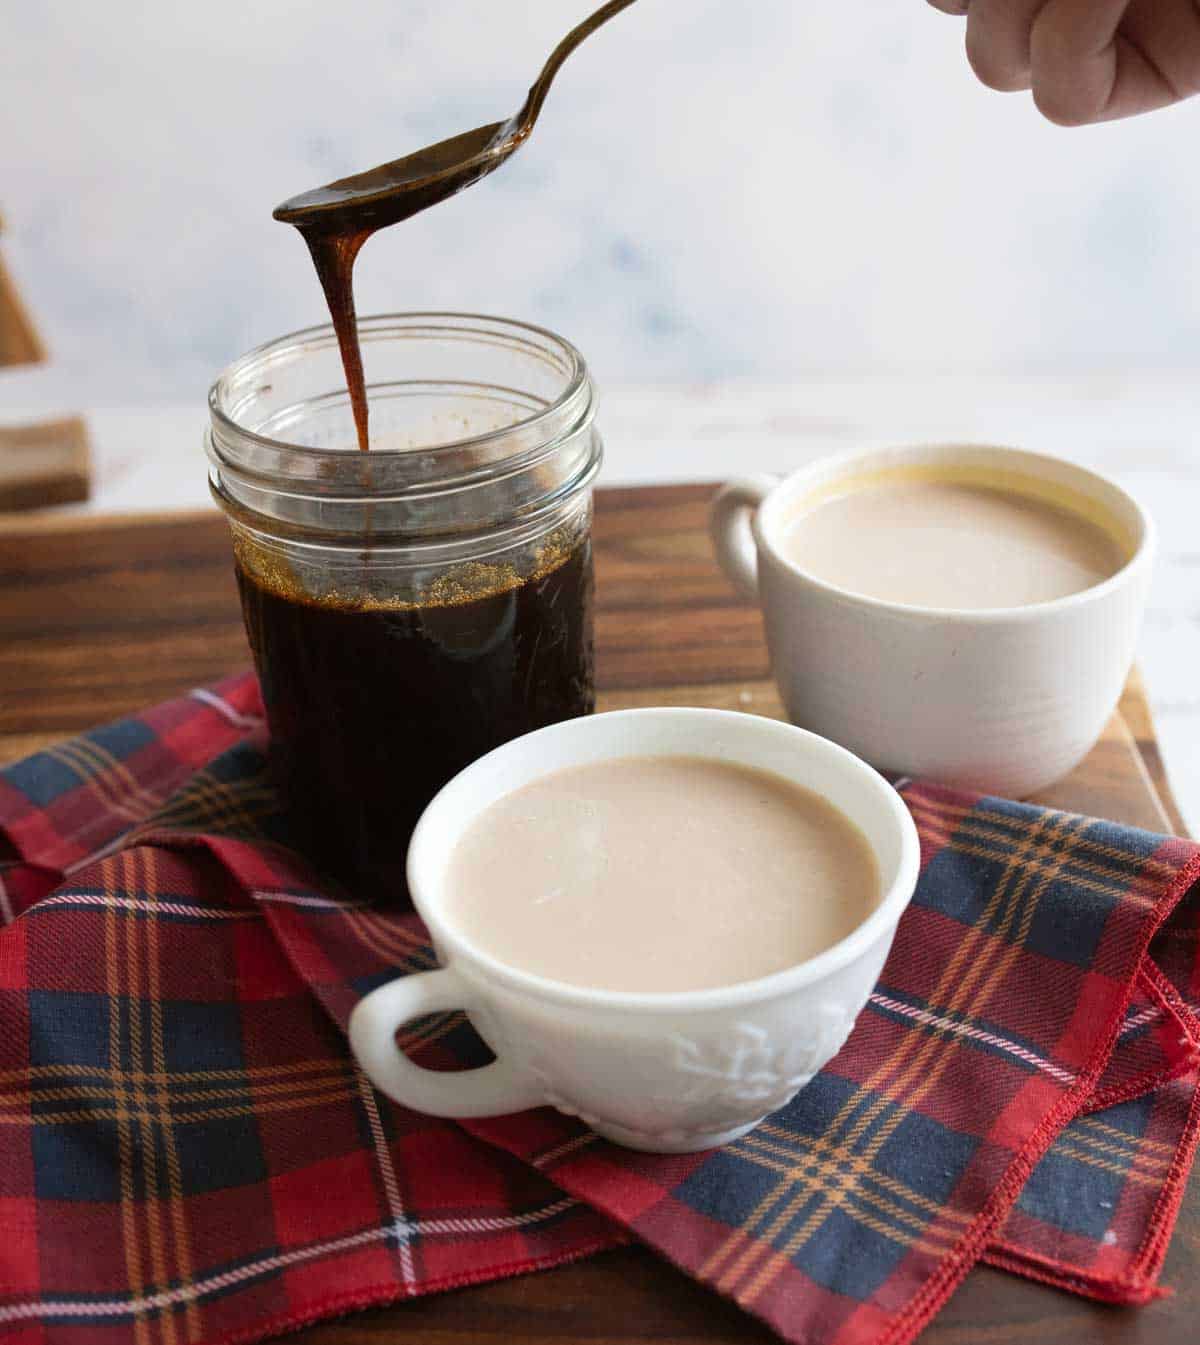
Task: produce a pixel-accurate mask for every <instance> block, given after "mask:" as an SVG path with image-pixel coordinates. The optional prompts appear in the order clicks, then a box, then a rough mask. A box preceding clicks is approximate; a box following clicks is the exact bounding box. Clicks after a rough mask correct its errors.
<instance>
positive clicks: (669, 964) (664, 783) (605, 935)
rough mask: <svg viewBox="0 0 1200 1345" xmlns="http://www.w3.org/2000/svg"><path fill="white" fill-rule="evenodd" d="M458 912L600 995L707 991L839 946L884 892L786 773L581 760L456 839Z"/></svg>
mask: <svg viewBox="0 0 1200 1345" xmlns="http://www.w3.org/2000/svg"><path fill="white" fill-rule="evenodd" d="M445 884H446V895H445V910H446V914H447V916H448V917H449V918H450V919H451V920H453V921H454V923H455V924H456V925H457V926H458V928H459V929H461V930H462V932H463V933H464V934H465V935H466V936H467V937H468V938H469V939H470V940H471V941H472V942H473V943H474V944H475V945H476V946H477V947H479V948H482V949H484V950H486V951H487V952H489V953H491V954H492V956H493V957H496V958H498V959H499V960H500V961H502V962H506V963H508V964H509V965H510V966H514V967H517V968H519V969H520V970H522V971H529V972H533V973H535V974H536V975H539V976H546V977H549V978H550V979H552V980H555V981H565V982H567V983H569V984H571V985H578V986H588V987H594V988H596V989H601V990H627V991H666V992H670V991H680V990H705V989H710V988H713V987H717V986H725V985H734V984H737V983H739V982H742V981H753V980H757V979H758V978H760V977H762V976H768V975H770V974H772V973H773V972H777V971H782V970H784V969H785V968H786V967H792V966H796V965H797V964H799V963H801V962H804V961H807V960H808V959H809V958H811V957H814V956H815V955H816V954H818V953H822V952H824V951H825V950H826V949H827V948H831V947H832V946H833V945H834V944H835V943H838V942H839V941H840V940H841V939H843V938H845V936H846V935H847V934H849V933H850V931H851V930H853V929H855V928H856V927H857V926H858V925H860V924H861V923H862V922H863V921H864V920H865V919H866V918H867V916H868V915H870V913H871V912H872V911H873V910H874V909H875V907H876V906H877V905H878V903H879V898H880V877H879V871H878V866H877V864H876V862H875V857H874V853H873V851H872V849H871V846H870V844H869V843H868V841H867V838H866V837H865V836H864V835H863V833H862V832H861V831H860V830H859V828H858V827H857V826H855V824H854V823H853V822H851V821H850V819H849V818H847V817H846V816H845V815H844V814H843V813H841V812H839V810H838V809H837V808H835V807H834V806H833V805H832V804H831V803H829V802H827V801H826V800H825V799H823V798H822V797H821V796H820V795H818V794H815V793H813V792H812V791H811V790H808V789H805V788H803V787H801V786H800V785H797V784H794V783H793V782H792V781H790V780H785V779H784V778H783V777H782V776H779V775H775V774H772V773H770V772H767V771H762V770H756V769H754V768H752V767H749V766H741V765H736V764H731V763H728V762H722V761H714V760H708V759H705V758H702V757H689V756H678V757H677V756H640V757H639V756H630V757H616V758H613V759H611V760H606V761H601V762H593V763H590V764H587V765H582V766H572V767H569V768H567V769H565V770H559V771H555V772H552V773H551V774H549V775H546V776H544V777H542V778H541V779H538V780H534V781H533V782H532V783H530V784H527V785H525V786H524V787H523V788H521V789H517V790H515V791H514V792H513V793H511V794H508V795H507V796H505V797H504V798H501V799H499V800H497V802H495V803H493V804H492V805H491V807H490V808H488V809H487V810H486V811H485V812H483V813H482V814H481V815H480V816H479V817H478V818H476V819H475V821H474V822H473V824H472V825H471V827H470V829H469V830H468V831H467V832H466V834H465V835H464V836H463V837H462V839H461V840H460V841H459V843H458V845H457V847H456V848H455V851H454V854H453V856H452V858H451V861H450V864H449V866H448V869H447V873H446V879H445Z"/></svg>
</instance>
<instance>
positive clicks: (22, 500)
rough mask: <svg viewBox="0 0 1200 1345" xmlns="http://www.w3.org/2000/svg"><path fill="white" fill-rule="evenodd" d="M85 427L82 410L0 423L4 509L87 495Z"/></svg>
mask: <svg viewBox="0 0 1200 1345" xmlns="http://www.w3.org/2000/svg"><path fill="white" fill-rule="evenodd" d="M89 482H90V471H89V453H88V438H87V427H86V426H85V425H84V423H83V421H82V420H81V419H80V417H79V416H68V417H67V418H66V419H65V420H44V421H40V422H39V423H38V424H36V425H6V426H5V425H0V513H4V512H7V511H9V510H14V509H48V508H49V507H50V506H51V505H55V504H74V503H76V502H77V501H79V500H86V499H87V497H88V491H89Z"/></svg>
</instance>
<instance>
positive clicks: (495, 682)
mask: <svg viewBox="0 0 1200 1345" xmlns="http://www.w3.org/2000/svg"><path fill="white" fill-rule="evenodd" d="M359 335H360V339H361V342H362V351H363V360H364V364H365V368H366V374H367V384H368V399H369V406H370V419H371V443H372V448H371V451H370V452H369V453H362V452H360V451H359V450H358V449H357V448H356V447H355V433H354V422H353V416H352V414H351V409H350V402H349V396H348V393H347V391H346V386H345V380H344V376H343V373H342V366H341V361H340V358H339V355H338V349H337V342H336V340H335V339H334V335H333V330H332V328H331V327H329V326H322V327H314V328H310V329H309V330H307V331H302V332H297V333H295V334H294V335H291V336H285V337H282V338H281V339H279V340H278V341H274V342H272V343H271V344H269V345H265V346H261V347H260V348H259V349H257V350H254V351H251V352H250V354H248V355H245V356H243V357H242V359H240V360H238V361H237V363H235V364H233V365H232V366H231V367H230V368H229V369H227V370H226V371H225V372H224V373H223V374H222V375H221V376H220V378H218V379H217V381H216V383H215V384H214V385H213V388H212V391H211V392H210V394H209V410H210V414H211V428H210V431H209V435H208V441H207V448H208V457H209V462H210V469H209V481H210V486H211V489H212V492H213V495H214V496H215V498H216V500H217V502H218V504H219V505H220V506H221V508H222V509H223V510H224V511H225V514H226V515H227V517H228V519H229V524H230V528H231V530H232V535H233V554H234V564H235V569H236V573H237V579H238V586H239V589H240V591H241V597H242V610H243V614H244V616H245V621H246V631H247V634H248V635H249V639H250V646H251V649H252V651H253V654H254V661H255V665H256V667H257V669H258V675H259V679H260V681H261V683H262V691H263V699H264V701H265V703H266V709H267V718H268V723H269V726H270V733H271V748H270V752H271V763H272V770H273V774H274V776H275V779H276V783H277V785H278V787H279V789H280V790H281V792H282V797H283V801H284V804H285V806H286V808H287V811H288V813H289V818H290V822H291V824H292V826H293V828H294V835H295V838H296V842H297V844H298V846H299V847H300V848H302V849H304V850H305V851H306V852H307V853H308V855H309V857H310V858H311V859H312V860H313V861H314V862H315V863H316V864H317V865H318V866H319V867H320V868H322V869H323V870H324V871H326V872H328V873H329V874H331V875H332V876H334V877H335V878H337V879H339V880H340V881H341V882H342V883H343V884H344V885H345V886H346V887H348V888H349V889H350V890H351V891H353V892H355V893H356V894H360V895H364V896H369V897H372V898H384V899H388V900H393V901H395V900H400V901H405V900H406V899H407V897H406V889H405V883H404V862H405V851H406V849H407V846H408V839H409V835H410V833H411V831H412V828H413V825H414V824H415V822H416V820H417V818H418V817H419V816H420V813H421V811H422V810H423V808H424V807H425V805H426V804H427V803H428V802H429V800H430V799H431V798H432V797H433V795H434V794H435V793H436V792H437V790H438V789H439V788H440V787H441V786H442V785H443V784H445V783H446V781H447V780H449V779H450V777H451V776H452V775H454V774H455V773H456V772H457V771H459V770H460V769H461V768H462V767H463V766H465V765H467V764H468V763H469V762H471V761H473V760H474V759H475V758H477V757H479V756H481V755H482V754H483V753H485V752H488V751H490V750H491V749H492V748H493V747H496V746H498V745H499V744H500V743H503V742H506V741H507V740H508V739H510V738H514V737H517V736H518V735H519V734H522V733H526V732H528V731H529V730H531V729H536V728H540V727H541V726H543V725H545V724H550V723H553V722H555V721H557V720H560V719H567V718H570V717H572V716H574V715H581V714H587V713H588V712H590V711H591V709H592V708H593V705H594V689H593V679H592V589H593V582H592V557H591V540H590V525H591V503H592V502H591V495H592V482H593V480H594V479H595V476H596V472H597V470H598V469H599V466H600V459H601V453H602V449H601V442H600V436H599V433H598V431H597V430H596V428H595V425H594V417H595V390H594V388H593V385H592V381H591V379H590V377H589V375H588V372H587V368H586V366H585V364H584V361H583V358H582V356H581V355H580V354H579V352H578V351H577V350H576V349H575V348H574V347H573V346H572V345H570V344H569V343H568V342H566V341H564V340H562V339H561V338H560V337H557V336H554V335H553V334H552V333H550V332H547V331H542V330H541V329H539V328H536V327H530V326H526V325H525V324H523V323H518V322H510V321H507V320H503V319H497V318H487V317H474V316H469V315H466V314H446V313H404V314H396V315H391V316H381V317H374V318H366V319H363V320H361V321H360V322H359Z"/></svg>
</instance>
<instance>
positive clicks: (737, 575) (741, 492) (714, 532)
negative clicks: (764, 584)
mask: <svg viewBox="0 0 1200 1345" xmlns="http://www.w3.org/2000/svg"><path fill="white" fill-rule="evenodd" d="M778 484H779V478H778V477H774V476H765V475H761V476H739V477H738V478H737V479H736V480H734V481H730V482H729V483H728V484H727V485H725V486H722V487H721V489H720V490H719V491H718V492H717V493H716V495H715V496H714V497H713V502H712V504H711V505H710V506H709V511H708V534H709V536H710V537H711V538H712V544H713V549H714V550H715V551H716V553H717V560H718V562H719V563H720V566H721V569H723V570H724V571H725V573H726V575H728V577H729V579H730V580H731V581H732V583H733V586H734V588H736V589H737V590H738V592H739V593H740V594H741V595H742V597H743V598H749V599H750V601H751V602H757V601H758V552H757V550H756V548H755V545H754V535H753V533H752V532H751V531H750V520H751V517H752V516H753V514H754V511H755V510H756V509H757V508H758V507H759V505H760V504H762V502H763V501H764V500H765V499H766V498H767V496H768V495H770V493H771V492H772V491H773V490H774V489H775V487H776V486H777V485H778Z"/></svg>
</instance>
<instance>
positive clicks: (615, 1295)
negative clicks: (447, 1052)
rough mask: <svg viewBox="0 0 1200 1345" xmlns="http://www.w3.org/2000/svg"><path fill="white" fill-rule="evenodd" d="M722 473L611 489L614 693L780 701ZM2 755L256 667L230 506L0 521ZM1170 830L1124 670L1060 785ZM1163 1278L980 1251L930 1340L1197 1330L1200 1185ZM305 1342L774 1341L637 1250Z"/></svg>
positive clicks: (602, 564) (622, 700)
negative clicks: (1026, 1263) (1088, 1276)
mask: <svg viewBox="0 0 1200 1345" xmlns="http://www.w3.org/2000/svg"><path fill="white" fill-rule="evenodd" d="M710 494H711V488H709V487H700V486H672V487H653V488H647V487H640V488H631V489H622V490H608V491H601V492H599V494H598V501H597V512H596V526H595V539H596V564H597V586H598V587H597V646H598V647H597V676H598V681H599V685H600V692H601V695H600V704H601V708H604V709H614V708H617V707H620V706H626V705H651V704H677V705H716V706H722V707H727V708H731V709H738V710H744V711H749V712H753V713H761V714H768V715H776V716H777V715H779V714H781V709H780V705H779V700H778V697H777V695H776V693H775V690H774V687H773V685H772V683H771V681H770V677H769V670H768V666H767V655H766V649H765V646H764V644H763V636H762V623H761V620H760V618H759V616H758V613H757V612H756V611H755V610H754V609H753V608H751V607H748V606H747V605H745V604H744V603H743V602H741V601H740V600H739V599H738V598H737V597H736V596H735V594H734V593H733V591H732V590H731V589H730V587H729V585H728V584H727V583H726V582H725V581H724V579H723V578H722V577H721V575H720V574H719V572H718V571H717V569H716V567H715V565H714V563H713V561H712V557H711V553H710V551H709V547H708V543H707V540H706V537H705V533H704V515H705V507H706V503H707V500H708V497H709V495H710ZM0 594H2V595H3V597H2V598H0V760H6V759H11V758H13V757H16V756H19V755H22V754H24V753H26V752H28V751H32V750H34V749H35V748H36V747H38V746H39V745H42V744H44V743H46V742H48V741H51V740H52V739H54V738H56V737H59V736H62V735H64V734H68V733H73V732H76V731H78V730H79V729H82V728H85V727H88V726H89V725H92V724H96V723H99V722H101V721H103V720H106V719H111V718H115V717H116V716H119V715H122V714H126V713H128V712H129V711H131V710H134V709H137V708H138V707H139V706H143V705H146V704H148V703H150V702H153V701H156V700H161V699H164V698H166V697H168V696H172V695H177V694H178V693H179V692H181V691H183V690H186V689H187V688H189V687H192V686H196V685H199V684H202V683H204V682H207V681H210V680H212V679H214V678H217V677H220V676H222V675H223V674H225V673H228V672H231V671H234V670H236V669H238V668H241V667H243V666H245V664H246V663H247V661H248V655H247V650H246V643H245V637H244V635H243V632H242V626H241V620H240V615H239V611H238V603H237V593H236V589H235V586H234V582H233V575H232V570H231V566H230V557H229V543H228V536H227V533H226V529H225V525H224V522H223V520H222V519H220V518H219V517H218V516H217V515H216V514H213V513H205V514H202V515H201V514H198V515H194V516H185V517H180V516H178V515H175V516H171V517H168V518H154V517H145V516H143V517H138V518H136V519H133V518H131V519H125V520H121V519H106V518H102V517H100V518H97V517H94V516H93V517H90V518H85V519H78V520H73V519H71V518H69V517H62V516H58V517H54V516H45V517H42V518H25V519H21V520H10V521H7V522H5V523H3V524H0ZM1045 801H1046V802H1049V803H1053V804H1054V805H1055V806H1058V807H1064V808H1070V809H1073V810H1076V811H1080V812H1086V813H1092V814H1096V815H1101V816H1107V817H1111V818H1114V819H1118V820H1121V821H1126V822H1130V823H1133V824H1135V825H1138V826H1144V827H1148V828H1151V829H1154V830H1159V831H1178V830H1180V829H1181V823H1180V819H1179V815H1178V811H1177V809H1176V808H1175V806H1174V803H1173V801H1172V799H1171V794H1170V790H1169V788H1168V787H1167V782H1166V779H1165V777H1164V775H1163V771H1162V763H1161V759H1160V757H1159V754H1158V749H1157V745H1156V743H1155V739H1154V731H1153V726H1152V724H1151V721H1150V715H1149V710H1148V707H1147V704H1146V700H1145V696H1144V694H1143V691H1142V688H1141V685H1140V683H1139V682H1138V680H1137V679H1136V677H1135V678H1134V679H1132V680H1131V682H1130V685H1129V687H1128V688H1127V690H1126V693H1125V696H1124V698H1123V700H1122V703H1121V711H1120V713H1119V714H1118V715H1116V716H1114V718H1113V721H1112V722H1111V723H1110V724H1109V726H1108V728H1107V730H1106V731H1105V734H1104V737H1103V739H1102V740H1101V742H1100V743H1099V744H1098V745H1097V747H1096V749H1095V751H1094V752H1093V753H1092V754H1091V756H1090V757H1089V758H1088V759H1087V761H1086V762H1084V764H1083V765H1082V766H1081V767H1080V768H1079V769H1078V770H1077V771H1076V772H1074V773H1073V774H1072V775H1071V776H1070V777H1069V778H1068V779H1067V780H1065V781H1063V782H1062V783H1061V784H1059V785H1058V786H1056V787H1055V788H1054V789H1053V790H1051V791H1049V793H1048V794H1047V795H1046V797H1045ZM1164 1283H1166V1284H1167V1285H1170V1286H1171V1287H1173V1288H1174V1289H1176V1290H1177V1291H1178V1292H1177V1294H1176V1296H1175V1297H1173V1298H1169V1299H1165V1300H1162V1301H1160V1302H1158V1303H1155V1304H1152V1305H1151V1306H1149V1307H1147V1308H1142V1309H1139V1310H1136V1311H1135V1310H1129V1309H1119V1308H1110V1307H1104V1306H1101V1305H1098V1304H1094V1303H1089V1302H1086V1301H1084V1300H1082V1299H1078V1298H1075V1297H1074V1296H1072V1295H1069V1294H1065V1293H1061V1292H1058V1291H1056V1290H1053V1289H1048V1288H1046V1287H1044V1286H1042V1285H1038V1284H1034V1283H1032V1282H1030V1281H1027V1280H1021V1279H1017V1278H1016V1277H1014V1276H1011V1275H1007V1274H1002V1273H1001V1272H998V1271H993V1270H989V1269H987V1268H979V1269H976V1270H974V1271H972V1272H971V1274H970V1276H969V1277H968V1279H967V1281H966V1283H965V1284H964V1285H963V1287H962V1288H961V1289H960V1290H959V1291H958V1293H957V1294H956V1295H955V1296H954V1298H953V1299H952V1300H951V1302H950V1303H949V1304H948V1305H947V1307H946V1308H945V1310H944V1311H943V1312H942V1314H941V1315H940V1317H939V1318H938V1319H937V1321H936V1322H934V1323H933V1325H932V1326H931V1327H929V1328H928V1330H927V1331H926V1332H925V1334H924V1336H923V1337H922V1340H923V1341H924V1342H928V1345H1010V1343H1011V1345H1035V1343H1036V1345H1043V1343H1044V1345H1061V1343H1062V1342H1074V1341H1083V1340H1087V1341H1097V1342H1104V1345H1195V1342H1196V1341H1197V1340H1200V1325H1198V1323H1200V1183H1197V1182H1193V1184H1192V1188H1191V1190H1190V1191H1189V1192H1188V1195H1187V1198H1186V1199H1185V1201H1184V1209H1183V1212H1182V1215H1181V1217H1180V1222H1179V1226H1178V1229H1177V1231H1176V1234H1175V1238H1174V1241H1173V1243H1172V1246H1171V1251H1170V1253H1169V1255H1168V1258H1167V1266H1166V1271H1165V1275H1164ZM299 1337H300V1338H302V1339H303V1341H304V1342H305V1345H366V1343H367V1342H376V1343H378V1342H381V1341H385V1340H401V1339H403V1340H405V1341H421V1342H429V1343H430V1345H517V1343H519V1342H523V1341H528V1342H538V1345H555V1343H557V1342H564V1343H565V1342H568V1341H587V1342H591V1343H592V1345H601V1342H660V1343H662V1345H666V1343H668V1342H670V1343H674V1345H685V1343H686V1342H697V1343H699V1342H714V1343H715V1342H732V1341H752V1340H768V1339H770V1338H771V1337H770V1335H769V1333H768V1332H767V1331H766V1330H765V1329H764V1328H762V1327H759V1326H757V1325H756V1324H755V1323H754V1322H753V1321H751V1320H750V1319H749V1318H748V1317H746V1316H744V1315H743V1314H742V1313H741V1312H740V1311H739V1310H738V1309H736V1308H734V1307H733V1306H732V1305H730V1304H729V1303H727V1302H724V1301H722V1300H721V1299H719V1298H717V1297H716V1296H715V1295H714V1294H712V1293H710V1292H709V1291H707V1290H705V1289H702V1288H700V1287H698V1286H697V1285H695V1284H694V1283H692V1282H691V1281H690V1280H688V1279H686V1278H685V1277H684V1276H682V1275H680V1274H679V1273H678V1272H676V1271H674V1270H672V1269H671V1268H670V1267H669V1266H667V1265H665V1264H664V1263H662V1262H661V1261H659V1260H658V1259H657V1258H656V1257H654V1256H653V1255H651V1254H650V1253H649V1252H646V1251H644V1250H642V1249H640V1248H627V1249H623V1250H620V1251H614V1252H608V1253H605V1254H604V1255H601V1256H597V1257H594V1258H592V1259H591V1260H589V1261H586V1262H583V1263H581V1264H579V1265H575V1266H569V1267H564V1268H561V1269H558V1270H553V1271H547V1272H544V1273H542V1274H539V1275H530V1276H524V1277H521V1278H519V1279H516V1280H508V1281H504V1282H501V1283H497V1284H491V1285H483V1286H477V1287H474V1288H471V1289H464V1290H459V1291H456V1292H453V1293H447V1294H442V1295H435V1296H432V1297H429V1298H424V1299H419V1300H416V1301H413V1302H410V1303H404V1304H401V1305H398V1306H396V1307H392V1308H381V1309H377V1310H375V1311H371V1312H366V1313H360V1314H357V1315H355V1316H352V1317H347V1318H344V1319H342V1320H340V1321H337V1322H333V1323H330V1324H327V1325H325V1326H320V1327H313V1328H310V1329H308V1330H307V1331H304V1332H301V1333H299Z"/></svg>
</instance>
